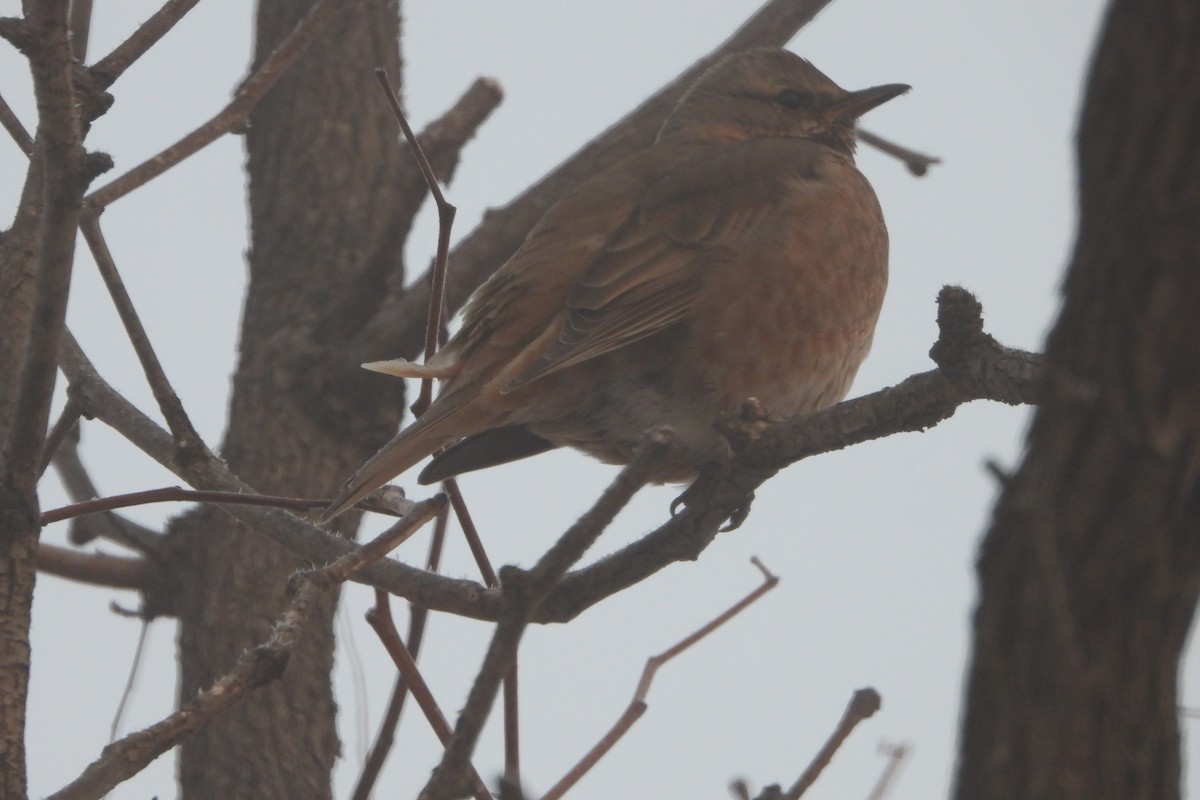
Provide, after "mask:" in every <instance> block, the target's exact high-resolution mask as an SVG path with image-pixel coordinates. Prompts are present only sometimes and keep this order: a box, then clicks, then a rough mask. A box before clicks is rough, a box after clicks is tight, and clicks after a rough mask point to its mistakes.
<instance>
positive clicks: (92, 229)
mask: <svg viewBox="0 0 1200 800" xmlns="http://www.w3.org/2000/svg"><path fill="white" fill-rule="evenodd" d="M79 228H80V230H81V231H82V232H83V238H84V241H86V242H87V244H88V248H89V249H90V250H91V251H92V256H93V257H94V258H95V260H96V267H97V268H98V269H99V270H100V277H101V278H103V279H104V285H105V286H106V287H107V288H108V294H109V296H110V297H111V298H112V301H113V305H114V306H115V307H116V309H117V316H119V317H120V318H121V324H122V325H123V326H124V327H125V334H126V335H127V336H128V337H129V341H130V343H131V344H133V349H134V352H135V353H137V357H138V361H139V362H140V363H141V365H142V371H143V372H144V373H145V374H146V381H147V382H148V383H149V384H150V390H151V391H152V392H153V393H154V399H155V400H156V401H158V408H159V410H160V411H161V412H162V415H163V418H164V419H166V421H167V427H168V428H169V429H170V430H171V436H172V437H173V438H174V439H175V446H176V447H177V448H179V451H180V457H181V458H182V459H183V460H185V461H186V460H188V459H189V458H191V457H193V456H191V455H190V454H191V453H194V452H197V451H198V450H201V449H203V448H204V444H203V442H202V440H201V439H200V434H199V433H197V432H196V429H195V427H194V426H193V425H192V421H191V420H190V419H189V418H188V415H187V411H185V410H184V408H183V403H182V402H181V401H180V399H179V395H178V394H176V392H175V389H174V387H173V386H171V381H170V380H168V378H167V373H166V371H165V370H163V367H162V362H160V361H159V360H158V354H157V353H155V352H154V345H153V344H151V342H150V337H149V335H147V333H146V328H145V326H143V325H142V320H141V319H140V318H139V317H138V313H137V309H135V308H134V307H133V300H132V299H131V298H130V297H129V292H128V291H127V290H126V289H125V283H124V281H122V280H121V273H120V272H118V270H117V264H116V262H115V261H114V260H113V257H112V253H111V252H109V249H108V242H106V241H105V240H104V233H103V231H101V230H100V217H99V215H98V214H97V213H96V212H95V211H90V212H88V213H85V214H84V215H83V218H82V219H81V220H80V221H79Z"/></svg>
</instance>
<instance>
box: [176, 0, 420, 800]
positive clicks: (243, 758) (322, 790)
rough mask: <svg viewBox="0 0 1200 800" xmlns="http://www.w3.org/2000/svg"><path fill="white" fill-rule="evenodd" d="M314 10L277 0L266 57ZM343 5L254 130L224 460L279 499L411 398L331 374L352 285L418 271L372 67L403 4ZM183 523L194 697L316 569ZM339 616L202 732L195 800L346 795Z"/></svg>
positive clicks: (182, 579)
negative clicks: (403, 226) (341, 791)
mask: <svg viewBox="0 0 1200 800" xmlns="http://www.w3.org/2000/svg"><path fill="white" fill-rule="evenodd" d="M310 5H311V0H262V2H261V3H260V8H259V11H258V18H257V40H256V45H255V50H256V54H255V62H256V63H261V62H262V60H263V59H264V58H266V56H267V55H269V54H270V53H271V51H272V50H273V49H274V48H275V46H276V45H277V44H278V43H279V41H280V40H281V38H282V37H283V36H285V35H286V34H287V33H288V32H289V31H290V30H291V29H292V27H293V25H294V24H295V22H296V21H297V20H298V19H299V18H300V17H302V16H303V14H304V13H305V12H306V11H307V10H308V8H309V6H310ZM343 5H346V6H349V10H347V11H344V12H342V13H340V14H339V15H338V16H336V17H335V18H334V20H333V22H332V23H331V24H330V25H329V26H328V29H327V30H325V31H324V32H322V34H321V35H320V36H319V38H317V40H316V41H315V42H314V43H313V44H312V45H311V46H310V47H309V49H308V50H307V51H306V52H305V53H304V55H303V56H301V58H300V60H299V61H298V62H297V63H296V64H295V65H294V66H293V67H292V68H291V69H290V71H289V72H288V73H287V74H286V75H285V76H284V77H283V79H282V80H280V82H279V83H278V85H277V86H276V87H275V88H274V89H273V90H272V91H271V93H270V94H269V95H268V96H267V97H266V99H265V100H264V101H263V102H262V104H261V105H260V106H259V107H258V108H257V110H256V111H255V112H254V114H253V117H252V118H251V121H250V126H249V130H248V133H247V137H246V140H247V151H248V154H249V155H248V162H247V169H248V172H249V179H250V180H249V191H250V222H251V237H252V239H251V250H250V254H249V287H248V293H247V299H246V305H245V311H244V318H243V321H242V334H241V343H240V362H239V364H238V367H237V373H236V375H235V378H234V382H233V396H232V401H231V404H230V412H229V427H228V430H227V431H226V434H225V440H224V442H225V443H224V447H223V453H222V454H223V456H224V457H225V458H226V459H227V460H228V462H229V464H230V466H231V468H232V469H233V470H234V471H235V472H236V473H237V474H238V475H240V476H241V477H243V478H244V479H245V480H246V481H248V482H249V483H250V484H251V485H253V486H254V487H256V488H257V489H258V490H260V491H264V492H270V493H278V494H288V495H306V496H328V494H329V492H330V491H331V489H332V488H333V487H335V486H337V485H338V483H339V481H340V480H342V479H344V478H345V476H346V475H348V474H349V473H350V472H352V471H353V469H354V468H355V467H356V466H357V465H358V463H360V462H361V461H362V460H363V459H364V458H365V457H366V456H368V455H369V454H370V453H371V452H372V451H373V448H374V447H375V446H377V445H378V443H379V442H381V441H384V440H386V438H387V437H388V436H389V435H390V434H391V433H392V432H394V430H395V428H396V426H397V423H398V421H399V414H400V410H401V408H402V405H401V404H400V403H399V402H397V400H398V396H397V393H396V388H395V387H396V386H397V385H398V382H394V381H386V380H383V379H379V378H378V377H372V376H369V375H365V374H364V375H363V376H362V377H359V376H357V375H354V374H353V373H349V374H348V376H347V377H346V378H345V385H343V386H338V385H336V383H337V381H325V380H323V378H322V376H325V375H341V374H342V373H344V372H346V370H347V365H346V363H342V359H343V358H344V357H345V354H344V353H342V354H338V352H337V349H336V347H330V346H329V345H331V344H336V343H338V342H344V341H345V339H346V338H347V337H348V336H350V335H351V334H352V333H353V332H354V331H353V324H354V323H353V320H354V319H355V318H356V317H354V315H348V314H345V313H344V309H345V307H346V305H347V303H350V302H351V301H353V300H355V298H349V297H348V295H347V288H346V287H354V288H355V289H356V290H359V289H361V290H362V291H363V292H367V293H370V292H374V293H376V294H382V288H381V287H382V286H383V285H384V284H385V283H386V282H387V281H389V280H399V279H401V277H402V274H401V265H400V253H401V250H400V247H401V243H402V241H403V236H404V234H405V233H406V231H403V230H397V228H398V227H400V226H398V225H397V224H396V223H395V222H394V220H395V219H396V218H397V212H398V209H397V204H398V202H399V199H398V198H399V194H398V189H399V180H398V176H399V168H400V167H399V165H400V162H401V159H402V158H403V157H404V154H403V153H402V152H401V151H400V150H399V148H398V147H397V128H396V124H395V121H394V120H393V119H392V118H391V116H390V114H389V112H388V111H387V107H386V105H385V104H384V103H383V102H382V100H381V98H380V96H379V94H378V89H377V87H376V85H375V82H374V80H373V79H372V75H371V70H372V69H373V68H374V67H376V66H382V67H384V68H385V69H387V71H388V73H389V74H390V75H391V76H392V77H393V80H394V79H395V78H396V76H397V74H398V71H399V50H398V46H397V42H398V41H399V16H398V8H397V4H396V3H395V2H389V1H388V0H372V1H371V2H364V3H345V4H343ZM364 276H365V277H364ZM367 278H369V279H370V280H367ZM338 310H343V313H342V314H341V315H340V316H339V315H338V314H337V313H335V312H336V311H338ZM346 319H349V320H350V321H349V322H347V321H345V320H346ZM314 342H320V343H321V344H322V345H323V346H322V347H316V346H314V345H313V343H314ZM331 383H332V384H335V385H332V386H331V385H329V384H331ZM314 398H321V400H320V401H319V402H318V401H317V400H315V399H314ZM331 404H337V406H336V407H334V406H332V405H331ZM173 534H174V535H173V537H172V555H173V558H172V559H171V564H172V569H173V570H174V572H175V573H176V574H177V576H178V577H177V581H176V588H177V595H175V596H174V597H172V598H169V599H167V600H166V601H165V602H169V603H171V604H172V605H173V606H174V608H173V609H169V610H172V611H174V612H175V613H176V614H177V615H178V618H179V626H180V628H179V630H180V633H179V650H180V652H179V658H180V665H181V679H180V699H181V700H187V699H189V698H190V697H192V696H194V695H195V693H196V692H197V691H199V690H201V689H203V688H205V687H207V686H209V685H211V684H212V682H213V680H214V679H215V678H217V677H218V676H219V675H221V674H222V673H223V672H225V671H226V670H228V669H229V668H230V667H231V666H232V665H233V663H234V662H235V660H236V659H237V657H238V656H239V654H241V653H242V652H243V651H244V650H246V649H247V648H250V647H253V646H254V645H256V644H258V643H260V642H262V641H263V640H264V639H265V637H266V635H267V633H268V631H269V629H270V626H271V624H272V623H273V622H274V621H275V620H276V618H277V617H278V615H279V613H280V610H281V608H282V607H283V604H284V602H285V596H284V590H285V585H286V582H287V578H288V576H289V574H290V573H291V572H292V571H293V570H295V569H296V568H297V567H298V566H302V565H300V564H299V563H298V562H297V560H296V559H295V558H294V557H292V556H290V555H288V554H287V553H286V552H284V551H283V550H282V549H281V548H279V547H278V546H276V545H274V544H271V543H270V542H268V541H267V540H266V539H265V538H263V537H260V536H257V535H256V534H255V533H254V532H252V531H250V530H247V529H246V528H245V527H244V526H242V525H240V524H238V523H235V522H233V521H232V520H231V519H230V518H229V517H228V516H226V515H225V514H223V513H222V512H220V511H215V510H201V511H198V512H196V513H194V514H191V515H189V516H187V517H185V518H183V519H181V520H179V521H178V522H177V524H176V525H175V526H173ZM332 614H333V604H332V602H331V603H330V605H329V607H328V608H326V609H325V612H324V613H323V614H319V615H317V619H315V621H314V624H313V625H312V627H311V630H310V631H309V633H308V636H307V639H306V640H305V641H304V642H303V644H302V646H301V647H300V648H299V649H298V650H297V651H296V652H295V653H294V655H293V656H292V658H291V661H290V663H289V665H288V667H287V671H286V673H285V675H284V678H283V680H281V681H279V682H276V683H273V684H271V685H269V686H267V687H265V688H263V689H260V690H258V691H257V692H255V693H254V694H253V695H252V696H251V697H249V698H248V699H246V700H245V701H244V702H242V703H241V704H240V705H238V706H237V707H236V708H234V709H233V710H232V711H230V712H229V713H228V714H227V715H225V716H223V717H221V718H220V719H218V720H217V721H216V722H215V723H213V724H211V725H209V726H207V727H205V728H204V729H203V730H202V731H200V732H198V733H196V734H195V735H194V736H192V737H191V738H189V739H187V740H185V742H184V743H183V745H182V748H181V752H180V780H181V786H182V796H184V797H192V798H205V800H207V798H215V797H220V798H255V800H262V799H263V798H281V800H282V799H283V798H288V799H290V800H296V799H297V798H321V797H329V796H330V773H331V770H332V767H333V762H334V760H335V758H336V756H337V755H338V748H339V743H338V739H337V735H336V731H335V727H334V711H335V705H334V700H333V695H332V691H331V686H330V672H331V670H332V666H333V640H334V637H333V632H332V626H331V623H332Z"/></svg>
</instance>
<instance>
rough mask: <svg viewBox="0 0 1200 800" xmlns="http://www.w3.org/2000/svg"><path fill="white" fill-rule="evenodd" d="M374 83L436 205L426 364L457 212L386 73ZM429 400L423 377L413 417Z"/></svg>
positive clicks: (433, 346) (437, 325)
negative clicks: (382, 93)
mask: <svg viewBox="0 0 1200 800" xmlns="http://www.w3.org/2000/svg"><path fill="white" fill-rule="evenodd" d="M375 80H377V81H379V85H380V86H381V87H382V88H383V92H384V94H385V95H387V100H388V105H390V106H391V109H392V113H393V114H394V115H395V117H396V122H397V123H399V124H400V130H402V131H404V138H405V139H407V140H408V147H409V149H410V150H412V153H413V156H414V157H415V158H416V159H417V164H418V165H420V167H421V174H422V175H424V176H425V184H426V185H427V186H428V187H429V193H430V194H431V195H432V196H433V201H434V203H436V204H437V210H438V243H437V255H436V256H435V258H434V261H433V274H432V275H430V291H429V313H428V316H427V320H426V323H425V360H426V361H427V362H428V361H429V359H431V358H433V354H434V353H435V352H437V344H438V333H439V332H440V331H441V329H442V308H443V306H444V305H445V302H446V262H447V259H448V258H449V254H450V232H451V230H452V229H453V228H454V215H455V214H456V213H457V211H458V209H457V208H455V207H454V206H453V205H451V204H450V203H449V202H447V200H446V197H445V195H443V194H442V188H441V187H440V186H439V185H438V179H437V175H435V174H434V172H433V167H431V166H429V159H427V158H426V157H425V151H424V150H422V149H421V143H420V142H418V141H417V136H416V134H414V133H413V129H412V127H411V126H410V125H409V124H408V119H407V118H406V117H405V116H404V110H403V109H402V108H401V107H400V98H399V97H397V96H396V92H395V91H394V90H393V89H392V85H391V83H389V82H388V77H387V72H385V71H384V70H383V69H382V68H376V70H375ZM432 398H433V379H432V378H424V379H422V381H421V393H420V395H419V396H418V397H417V401H416V402H415V403H413V404H412V412H413V415H414V416H417V417H419V416H421V415H422V414H424V413H425V410H426V409H427V408H429V404H430V402H431V400H432Z"/></svg>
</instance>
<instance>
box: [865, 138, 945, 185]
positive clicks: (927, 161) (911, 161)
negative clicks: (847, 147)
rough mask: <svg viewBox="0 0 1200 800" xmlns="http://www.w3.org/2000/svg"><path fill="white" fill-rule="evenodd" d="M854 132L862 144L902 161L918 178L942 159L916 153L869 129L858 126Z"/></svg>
mask: <svg viewBox="0 0 1200 800" xmlns="http://www.w3.org/2000/svg"><path fill="white" fill-rule="evenodd" d="M856 133H857V135H858V139H859V141H861V142H862V143H863V144H869V145H871V147H874V148H875V149H876V150H881V151H883V152H884V153H887V154H888V155H889V156H893V157H895V158H898V159H900V160H901V161H903V162H904V166H906V167H908V171H909V172H911V173H912V174H913V175H916V176H917V177H918V178H920V177H923V176H924V175H925V173H927V172H929V168H930V167H932V166H933V165H934V164H940V163H942V160H941V159H940V158H938V157H936V156H927V155H925V154H924V153H918V152H917V151H916V150H909V149H908V148H907V147H901V146H900V145H898V144H896V143H895V142H891V141H888V140H887V139H885V138H883V137H882V136H877V135H876V134H874V133H871V132H870V131H864V130H863V129H862V128H859V129H858V130H857V132H856Z"/></svg>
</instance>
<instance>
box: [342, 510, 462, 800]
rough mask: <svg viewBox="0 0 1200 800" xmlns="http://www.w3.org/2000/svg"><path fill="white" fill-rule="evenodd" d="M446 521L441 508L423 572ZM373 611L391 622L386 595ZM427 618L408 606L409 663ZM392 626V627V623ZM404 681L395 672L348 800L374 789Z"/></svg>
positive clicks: (431, 564)
mask: <svg viewBox="0 0 1200 800" xmlns="http://www.w3.org/2000/svg"><path fill="white" fill-rule="evenodd" d="M449 522H450V514H449V509H448V508H446V507H443V508H442V510H441V511H439V512H438V516H437V520H436V521H435V523H434V528H433V536H432V537H430V540H429V555H428V557H427V558H426V559H425V569H426V570H428V571H429V572H437V570H438V567H439V565H440V564H441V561H442V546H443V545H444V544H445V541H446V528H447V527H448V525H449ZM375 608H376V609H378V612H377V613H378V614H379V615H380V616H381V617H384V616H386V618H387V620H390V619H391V615H392V612H391V608H390V606H389V601H388V594H387V592H384V591H382V590H380V589H376V590H375ZM428 618H429V611H428V609H424V608H421V607H420V606H415V605H413V604H411V603H410V604H409V607H408V638H407V639H406V640H405V642H406V644H405V650H407V651H408V653H409V654H410V655H411V656H412V659H413V663H414V664H415V663H416V660H417V656H418V655H419V654H420V652H421V643H422V642H423V641H424V637H425V623H426V621H427V620H428ZM392 627H395V625H394V624H393V625H392ZM408 694H409V691H408V681H406V680H405V678H404V674H403V673H401V672H397V674H396V685H395V686H394V687H393V688H392V696H391V699H389V700H388V707H387V710H386V711H385V712H384V715H383V720H382V721H381V722H380V723H379V733H378V735H377V736H376V737H375V744H374V745H372V746H371V752H370V753H369V754H368V755H367V760H366V761H365V762H364V763H363V768H362V773H361V774H360V775H359V776H358V782H357V783H356V784H355V786H354V794H352V795H351V800H368V798H369V797H370V796H371V790H372V789H373V788H374V787H375V781H376V780H377V779H378V777H379V773H380V772H381V771H382V769H383V763H384V761H385V760H386V759H387V757H388V753H390V752H391V749H392V744H393V743H394V742H395V737H396V726H397V725H399V723H400V714H401V712H402V711H403V710H404V701H405V699H406V698H407V697H408Z"/></svg>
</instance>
